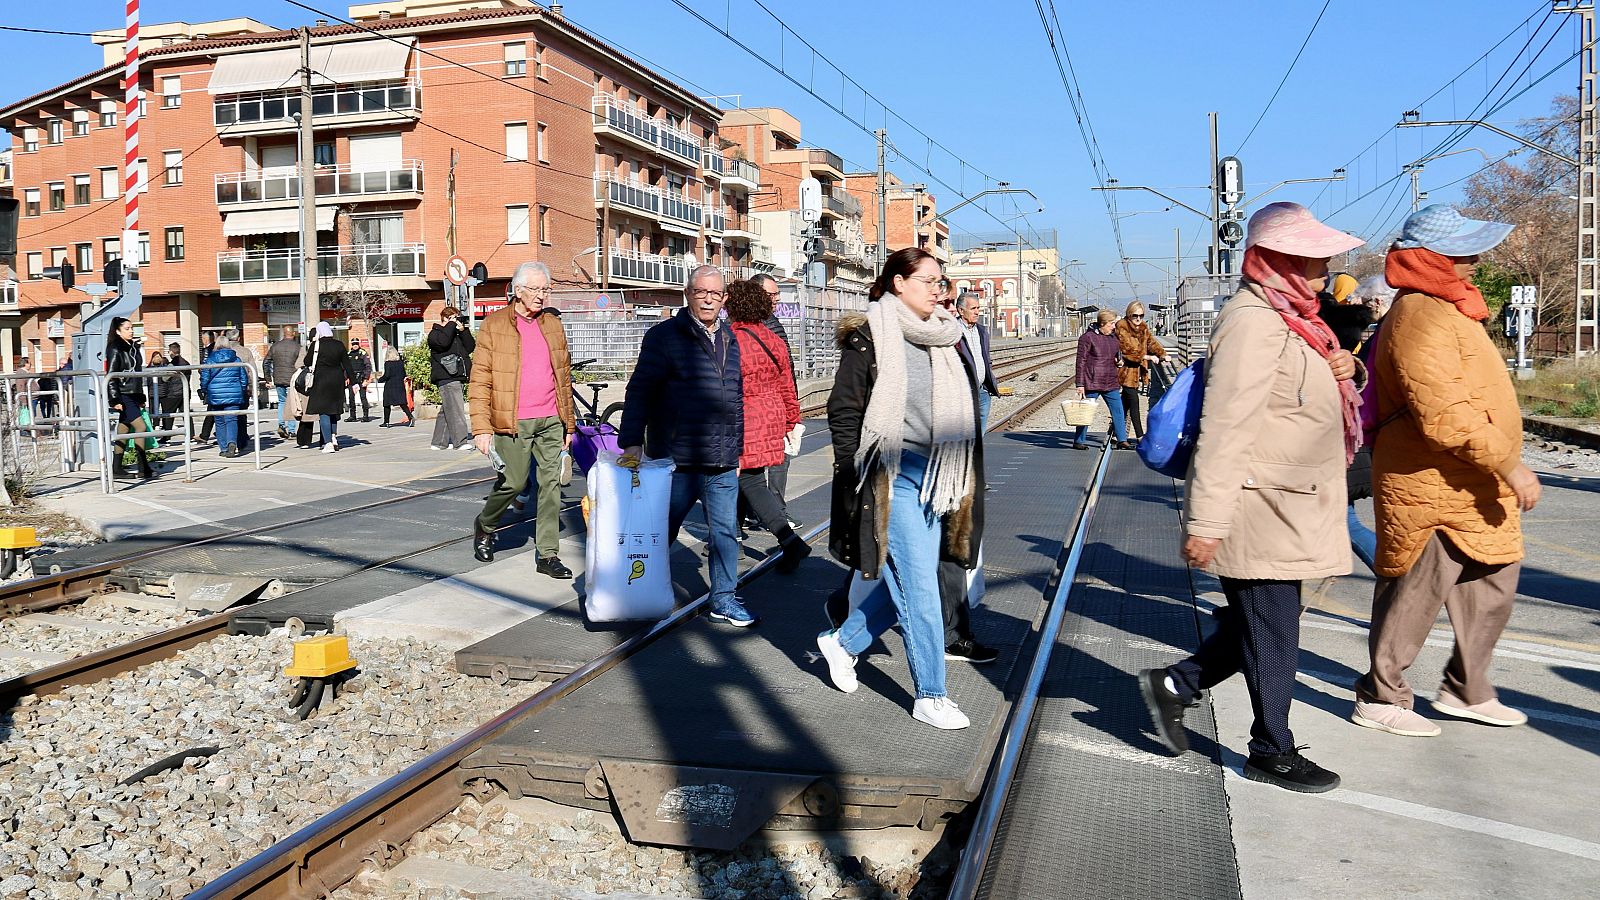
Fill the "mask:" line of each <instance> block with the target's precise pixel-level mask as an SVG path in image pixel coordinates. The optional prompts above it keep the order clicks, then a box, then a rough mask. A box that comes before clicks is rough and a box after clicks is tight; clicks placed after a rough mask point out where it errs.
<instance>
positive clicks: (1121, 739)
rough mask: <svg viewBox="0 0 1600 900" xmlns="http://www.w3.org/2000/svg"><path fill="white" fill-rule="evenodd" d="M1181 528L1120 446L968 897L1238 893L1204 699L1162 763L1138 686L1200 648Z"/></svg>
mask: <svg viewBox="0 0 1600 900" xmlns="http://www.w3.org/2000/svg"><path fill="white" fill-rule="evenodd" d="M1179 531H1180V520H1179V514H1178V509H1177V503H1176V497H1175V488H1174V485H1173V482H1172V479H1170V478H1166V477H1163V476H1160V475H1157V474H1156V473H1154V472H1151V471H1150V470H1148V469H1146V468H1144V467H1143V466H1142V465H1140V463H1139V460H1138V458H1137V457H1136V456H1134V455H1132V454H1117V455H1116V456H1115V457H1114V458H1113V460H1112V462H1111V467H1110V471H1109V472H1108V474H1107V477H1106V483H1105V485H1104V487H1103V488H1102V490H1101V494H1100V502H1099V507H1098V509H1097V510H1096V512H1095V518H1094V521H1093V523H1092V525H1091V527H1090V531H1089V539H1088V544H1087V546H1086V548H1085V552H1084V557H1083V562H1082V565H1081V567H1080V571H1079V576H1078V579H1077V582H1076V583H1075V585H1074V589H1073V592H1072V594H1071V596H1070V597H1069V598H1068V601H1067V603H1068V610H1069V613H1068V615H1067V617H1066V619H1065V620H1064V621H1063V623H1062V631H1061V635H1060V637H1059V639H1058V640H1057V642H1056V648H1055V652H1054V653H1053V654H1052V656H1051V661H1050V669H1049V671H1048V672H1047V673H1046V676H1045V682H1044V685H1043V688H1042V690H1041V695H1040V697H1039V703H1038V706H1037V708H1036V709H1035V713H1034V720H1033V724H1032V728H1031V729H1030V731H1029V735H1028V743H1027V745H1026V746H1025V748H1024V750H1023V754H1022V758H1021V761H1020V763H1019V766H1018V770H1017V773H1016V777H1015V779H1014V780H1013V782H1012V786H1011V793H1010V796H1009V797H1008V800H1007V803H1006V808H1005V812H1004V813H1003V815H1002V817H1001V821H1000V828H999V831H998V833H997V835H996V838H995V845H994V848H993V850H992V851H991V854H990V857H989V863H988V866H987V869H986V871H985V873H984V878H983V883H982V888H981V889H980V891H979V894H978V896H980V897H985V898H1013V897H1026V898H1032V897H1051V898H1084V900H1090V898H1094V900H1099V898H1166V897H1184V898H1205V900H1210V898H1222V900H1230V898H1238V897H1239V896H1240V886H1239V869H1238V860H1237V857H1236V856H1235V853H1234V847H1233V834H1232V823H1231V820H1230V818H1229V814H1228V800H1227V794H1226V793H1225V792H1224V790H1223V783H1222V778H1223V774H1222V768H1221V763H1220V758H1221V754H1220V751H1219V748H1218V747H1217V744H1216V723H1215V720H1214V719H1213V717H1212V711H1211V706H1210V703H1209V701H1207V702H1206V703H1204V704H1202V705H1201V706H1199V707H1196V708H1194V709H1191V710H1190V711H1189V713H1188V715H1187V717H1186V720H1185V721H1186V724H1187V725H1188V727H1189V732H1190V744H1191V749H1190V752H1188V753H1186V754H1184V755H1183V756H1181V757H1177V758H1173V757H1171V756H1168V755H1167V753H1166V750H1165V749H1164V748H1162V746H1161V745H1160V744H1159V743H1158V742H1157V741H1156V739H1155V738H1154V736H1153V732H1152V726H1151V723H1150V717H1149V714H1148V713H1147V712H1146V710H1145V706H1144V701H1143V700H1142V699H1141V697H1140V695H1139V687H1138V684H1137V682H1136V681H1135V676H1136V675H1137V673H1138V671H1139V670H1140V669H1145V668H1152V667H1156V666H1165V665H1170V664H1172V663H1174V662H1177V661H1178V660H1179V659H1181V658H1183V656H1185V655H1187V654H1188V653H1189V652H1190V651H1192V650H1193V649H1194V647H1195V646H1197V645H1198V643H1199V635H1200V632H1199V623H1198V621H1197V618H1196V612H1195V602H1194V588H1193V585H1192V583H1191V581H1190V577H1189V572H1188V570H1187V568H1186V567H1185V566H1184V564H1183V562H1182V560H1181V558H1180V557H1179V555H1178V541H1179V537H1178V535H1179Z"/></svg>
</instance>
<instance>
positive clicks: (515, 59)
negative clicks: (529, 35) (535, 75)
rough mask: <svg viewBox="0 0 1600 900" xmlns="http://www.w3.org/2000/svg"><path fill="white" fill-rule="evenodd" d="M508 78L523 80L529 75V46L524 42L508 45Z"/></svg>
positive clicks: (506, 53)
mask: <svg viewBox="0 0 1600 900" xmlns="http://www.w3.org/2000/svg"><path fill="white" fill-rule="evenodd" d="M504 46H505V60H506V77H507V78H521V77H522V76H523V75H526V74H527V73H528V45H527V44H526V43H524V42H522V41H517V42H515V43H511V44H506V45H504Z"/></svg>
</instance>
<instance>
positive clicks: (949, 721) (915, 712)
mask: <svg viewBox="0 0 1600 900" xmlns="http://www.w3.org/2000/svg"><path fill="white" fill-rule="evenodd" d="M911 717H912V718H913V719H916V720H917V721H918V722H927V723H928V724H929V725H932V726H933V727H935V728H943V729H944V730H946V731H956V730H958V729H962V728H966V727H967V726H968V725H971V724H972V721H971V720H970V719H968V718H967V715H966V713H964V712H962V711H961V709H960V708H959V707H957V706H956V702H955V701H954V700H951V699H950V698H949V697H922V698H919V699H918V700H917V702H916V704H915V705H914V706H912V707H911Z"/></svg>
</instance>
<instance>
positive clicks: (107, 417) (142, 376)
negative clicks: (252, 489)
mask: <svg viewBox="0 0 1600 900" xmlns="http://www.w3.org/2000/svg"><path fill="white" fill-rule="evenodd" d="M207 369H243V370H244V371H245V377H246V378H247V380H248V381H247V383H248V384H249V385H250V386H251V387H250V388H249V390H250V391H251V392H252V393H253V392H254V391H255V390H256V387H255V374H254V370H253V369H251V368H250V364H249V363H247V362H243V361H240V362H229V363H200V364H196V365H188V366H156V367H154V368H150V369H144V370H141V371H138V372H107V373H104V374H99V373H90V374H92V375H94V376H95V377H96V378H98V379H99V380H100V382H101V387H102V390H100V391H99V392H97V396H101V397H109V396H110V394H109V388H110V386H111V383H112V382H114V381H133V380H154V379H159V378H161V377H163V376H165V375H168V374H172V373H177V374H178V375H180V376H181V377H183V381H184V389H183V392H182V396H183V410H182V415H181V416H180V417H179V418H178V421H180V422H181V423H182V425H183V427H182V428H169V429H166V430H161V431H156V430H151V431H130V432H128V433H126V434H118V433H117V431H116V428H115V426H114V425H113V424H112V422H111V407H110V405H109V404H102V405H101V407H100V410H99V413H100V429H99V432H98V434H97V435H96V437H97V440H98V441H99V443H100V451H101V452H100V486H101V490H102V491H103V492H104V493H107V494H114V493H116V490H117V487H116V481H115V479H113V478H112V477H111V473H112V465H111V451H112V447H113V446H114V445H115V444H116V442H117V441H130V440H145V439H147V438H156V439H159V438H164V437H180V436H181V437H182V438H183V480H184V481H186V482H188V481H193V480H194V420H195V419H205V418H213V417H217V416H238V415H243V414H244V413H245V412H246V410H243V409H240V410H211V409H207V410H205V411H202V412H196V411H195V410H194V408H193V403H192V397H193V394H194V392H193V391H192V390H191V384H190V380H189V377H188V374H187V373H190V372H203V371H206V370H207ZM147 395H148V393H147ZM246 406H247V407H248V412H249V413H250V431H251V439H252V440H251V443H252V449H251V452H252V454H253V456H254V457H255V467H256V470H257V471H260V469H261V404H259V403H257V402H255V400H254V397H252V398H251V399H250V401H249V402H248V403H246ZM155 417H157V416H155V415H154V414H153V415H152V418H155Z"/></svg>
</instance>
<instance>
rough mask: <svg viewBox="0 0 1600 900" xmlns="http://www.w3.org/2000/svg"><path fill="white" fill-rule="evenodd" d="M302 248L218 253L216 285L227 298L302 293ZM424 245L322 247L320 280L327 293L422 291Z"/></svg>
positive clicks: (319, 251)
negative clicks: (220, 287) (219, 286)
mask: <svg viewBox="0 0 1600 900" xmlns="http://www.w3.org/2000/svg"><path fill="white" fill-rule="evenodd" d="M300 257H301V251H300V249H299V248H298V247H289V248H285V249H279V250H224V251H223V252H221V253H218V254H217V283H218V284H220V285H221V286H222V296H224V297H247V296H256V295H261V294H293V293H296V292H297V291H299V289H300ZM426 272H427V260H426V250H425V248H424V246H423V245H422V244H361V245H357V246H349V247H319V248H317V278H319V279H321V283H320V284H319V286H318V287H319V289H320V291H321V292H322V293H324V294H329V293H338V292H339V291H350V290H366V291H380V290H397V291H405V290H423V289H426V288H427V286H428V284H427V281H426V279H425V277H424V275H425V273H426Z"/></svg>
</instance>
